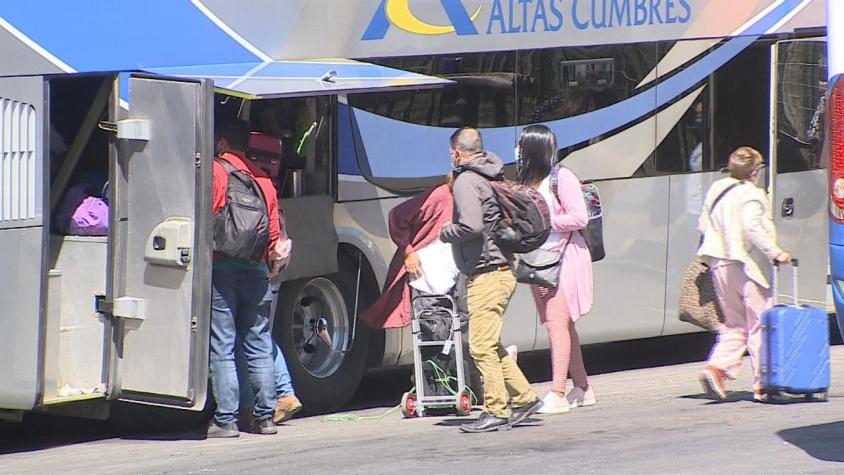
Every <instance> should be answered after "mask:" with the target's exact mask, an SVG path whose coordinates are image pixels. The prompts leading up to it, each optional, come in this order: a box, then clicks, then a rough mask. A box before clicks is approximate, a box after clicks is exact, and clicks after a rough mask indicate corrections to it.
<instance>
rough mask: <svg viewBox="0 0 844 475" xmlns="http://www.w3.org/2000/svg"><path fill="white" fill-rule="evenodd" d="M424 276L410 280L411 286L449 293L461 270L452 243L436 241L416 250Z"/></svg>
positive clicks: (421, 289)
mask: <svg viewBox="0 0 844 475" xmlns="http://www.w3.org/2000/svg"><path fill="white" fill-rule="evenodd" d="M416 255H417V256H419V263H420V267H421V268H422V276H421V277H419V278H418V279H414V280H411V281H410V286H411V287H413V288H414V289H416V290H418V291H420V292H424V293H427V294H435V295H442V294H447V293H448V292H449V291H450V290H451V289H452V288H453V287H454V285H455V284H457V276H458V274H460V271H459V270H458V269H457V264H455V263H454V254H452V251H451V244H446V243H444V242H442V241H440V240H439V238H437V240H436V241H434V242H432V243H430V244H428V245H427V246H425V247H423V248H422V249H420V250H418V251H416Z"/></svg>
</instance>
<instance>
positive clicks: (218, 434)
mask: <svg viewBox="0 0 844 475" xmlns="http://www.w3.org/2000/svg"><path fill="white" fill-rule="evenodd" d="M205 437H207V438H209V439H230V438H233V437H240V431H239V430H237V424H235V423H234V422H228V423H225V424H220V423H218V422H217V421H211V424H210V425H209V426H208V433H207V434H205Z"/></svg>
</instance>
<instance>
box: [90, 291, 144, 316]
mask: <svg viewBox="0 0 844 475" xmlns="http://www.w3.org/2000/svg"><path fill="white" fill-rule="evenodd" d="M94 298H95V299H96V301H95V304H94V305H95V307H96V309H97V312H98V313H102V314H105V315H111V316H112V317H116V318H128V319H132V320H145V319H146V314H147V302H146V300H144V299H138V298H133V297H120V298H116V299H114V301H109V300H106V298H105V295H97V296H95V297H94Z"/></svg>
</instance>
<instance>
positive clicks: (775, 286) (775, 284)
mask: <svg viewBox="0 0 844 475" xmlns="http://www.w3.org/2000/svg"><path fill="white" fill-rule="evenodd" d="M780 265H781V264H780V263H779V262H777V261H774V278H773V279H771V290H772V294H773V299H774V302H773V303H774V305H777V296H778V295H779V270H780ZM798 267H800V260H799V259H791V272H792V274H791V296H792V302H793V303H794V305H800V304H799V303H798V298H797V268H798Z"/></svg>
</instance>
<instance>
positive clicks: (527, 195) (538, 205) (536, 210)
mask: <svg viewBox="0 0 844 475" xmlns="http://www.w3.org/2000/svg"><path fill="white" fill-rule="evenodd" d="M489 184H490V186H491V187H492V192H493V194H494V195H495V199H496V201H497V202H498V205H499V207H500V208H501V219H500V220H499V221H498V222H496V223H493V225H492V235H493V238H494V239H495V242H496V244H498V246H499V247H501V249H502V250H505V251H510V252H514V253H525V252H530V251H533V250H535V249H537V248H539V246H541V245H542V244H544V243H545V241H546V240H547V239H548V235H549V234H550V233H551V214H550V213H549V211H548V203H546V202H545V198H543V197H542V195H541V194H540V193H539V192H538V191H537V190H534V189H533V188H531V187H529V186H526V185H522V184H520V183H516V182H514V181H511V180H508V179H506V178H501V179H495V180H489Z"/></svg>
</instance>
